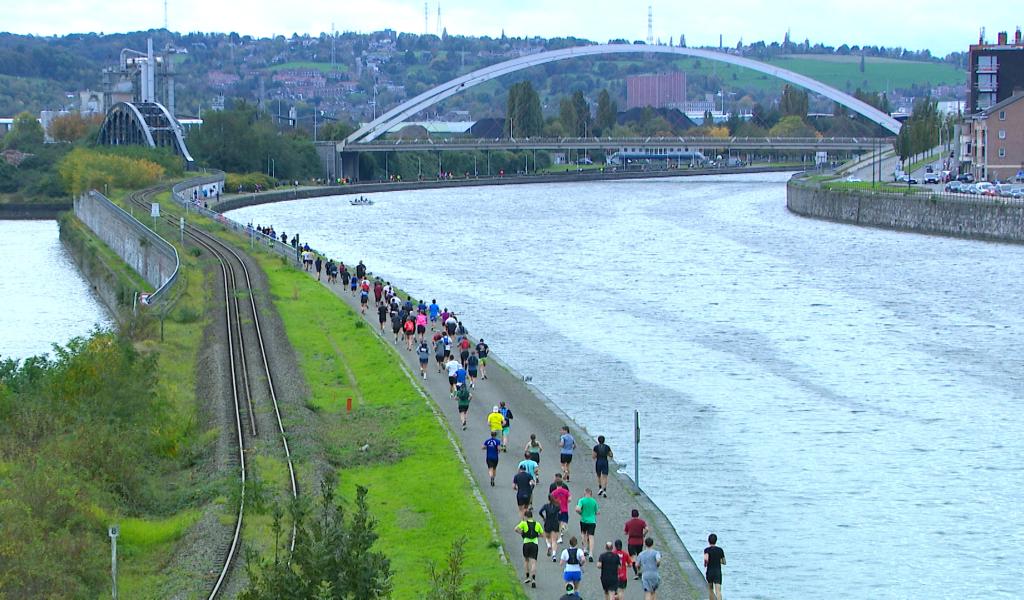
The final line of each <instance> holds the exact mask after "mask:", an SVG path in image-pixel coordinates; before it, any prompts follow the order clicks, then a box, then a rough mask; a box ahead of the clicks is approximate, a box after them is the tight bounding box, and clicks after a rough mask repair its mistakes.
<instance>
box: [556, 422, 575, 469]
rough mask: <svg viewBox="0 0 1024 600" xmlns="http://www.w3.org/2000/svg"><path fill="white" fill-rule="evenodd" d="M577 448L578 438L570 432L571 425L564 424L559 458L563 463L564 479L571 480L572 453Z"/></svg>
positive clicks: (560, 438)
mask: <svg viewBox="0 0 1024 600" xmlns="http://www.w3.org/2000/svg"><path fill="white" fill-rule="evenodd" d="M575 449H576V439H575V438H573V437H572V435H571V434H570V433H569V426H568V425H562V435H561V436H560V437H559V438H558V452H559V460H560V461H561V463H562V479H563V480H565V481H569V465H570V464H571V463H572V453H573V450H575Z"/></svg>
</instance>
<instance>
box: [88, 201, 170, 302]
mask: <svg viewBox="0 0 1024 600" xmlns="http://www.w3.org/2000/svg"><path fill="white" fill-rule="evenodd" d="M74 210H75V216H76V217H78V219H79V220H80V221H82V222H83V223H85V225H86V226H87V227H88V228H89V229H90V230H92V232H93V233H95V234H96V237H98V238H100V239H101V240H103V242H104V243H105V244H106V245H107V246H109V247H110V249H111V250H113V251H114V252H116V253H117V255H118V256H120V257H121V258H122V259H123V260H124V262H126V263H127V264H128V266H129V267H131V268H132V269H133V270H134V271H135V272H136V273H138V274H139V275H140V276H141V277H142V278H143V279H144V280H146V282H147V283H149V284H150V285H151V286H153V288H154V289H157V290H159V289H160V288H161V287H162V286H164V284H166V283H168V282H169V281H171V279H172V278H173V277H176V276H177V273H178V254H177V252H176V251H175V250H174V247H173V246H171V245H170V244H168V243H167V242H166V241H165V240H163V239H162V238H161V237H160V236H158V235H156V234H155V233H153V232H152V231H151V230H150V229H148V228H147V227H146V226H144V225H143V224H142V223H140V222H139V221H137V220H136V219H134V218H133V217H132V216H131V215H129V214H128V213H126V212H125V211H124V210H122V209H121V208H120V207H118V206H116V205H114V204H113V203H112V202H110V200H107V199H106V198H104V197H103V195H102V194H100V193H98V192H95V191H94V192H90V193H88V194H84V195H82V196H80V197H78V198H76V199H75V203H74Z"/></svg>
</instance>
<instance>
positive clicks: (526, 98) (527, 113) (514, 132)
mask: <svg viewBox="0 0 1024 600" xmlns="http://www.w3.org/2000/svg"><path fill="white" fill-rule="evenodd" d="M505 118H506V122H505V132H506V133H507V134H508V135H509V137H513V136H514V137H531V136H536V135H539V134H540V133H541V132H542V131H543V129H544V116H543V114H542V113H541V109H540V96H539V95H538V94H537V91H536V90H535V89H533V84H531V83H530V82H529V81H520V82H519V83H516V84H514V85H513V86H512V87H511V88H509V90H508V104H507V107H506V112H505Z"/></svg>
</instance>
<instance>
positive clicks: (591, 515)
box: [576, 488, 599, 562]
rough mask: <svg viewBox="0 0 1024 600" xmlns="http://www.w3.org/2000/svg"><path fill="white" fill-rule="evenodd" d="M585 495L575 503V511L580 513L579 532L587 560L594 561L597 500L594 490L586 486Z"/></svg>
mask: <svg viewBox="0 0 1024 600" xmlns="http://www.w3.org/2000/svg"><path fill="white" fill-rule="evenodd" d="M584 494H585V495H584V496H583V497H582V498H580V499H579V502H577V503H576V512H577V513H579V515H580V533H581V534H582V537H583V539H582V540H581V541H582V542H583V543H582V544H580V546H581V547H582V548H584V553H585V554H586V555H587V560H589V561H590V562H594V532H595V531H596V530H597V513H598V510H599V508H598V505H597V500H594V491H593V490H591V489H590V488H587V490H586V492H585V493H584Z"/></svg>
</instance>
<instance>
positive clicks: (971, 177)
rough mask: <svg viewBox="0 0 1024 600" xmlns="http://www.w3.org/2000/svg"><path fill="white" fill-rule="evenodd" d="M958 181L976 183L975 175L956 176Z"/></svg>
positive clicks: (962, 174) (963, 174)
mask: <svg viewBox="0 0 1024 600" xmlns="http://www.w3.org/2000/svg"><path fill="white" fill-rule="evenodd" d="M956 180H957V181H961V182H963V183H974V174H973V173H961V174H959V175H957V176H956Z"/></svg>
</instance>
